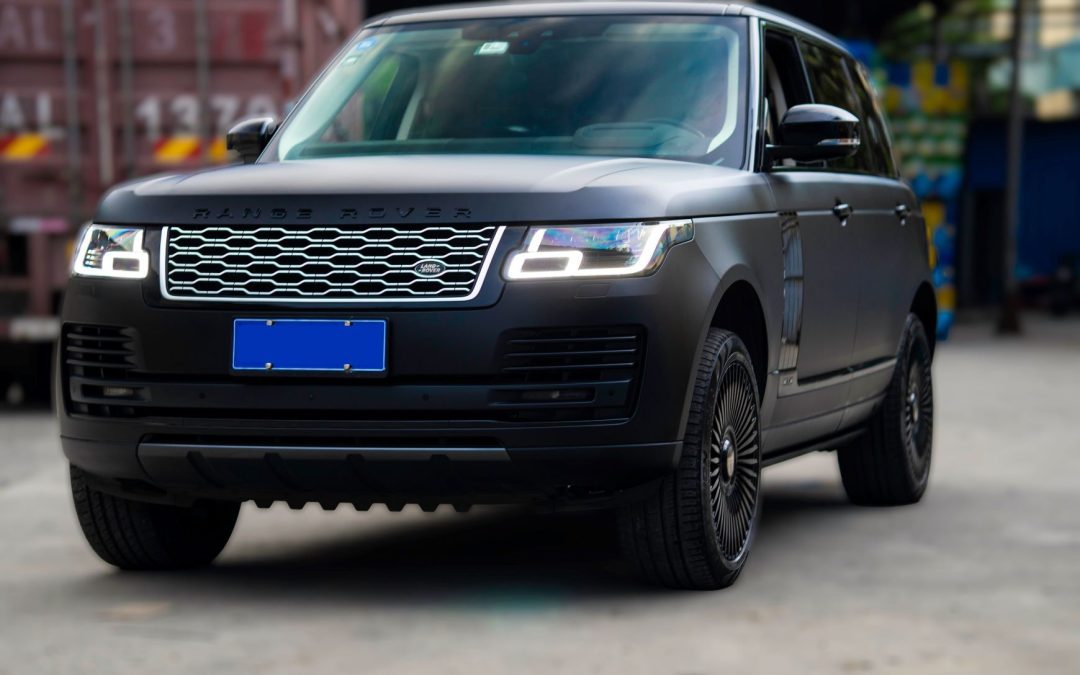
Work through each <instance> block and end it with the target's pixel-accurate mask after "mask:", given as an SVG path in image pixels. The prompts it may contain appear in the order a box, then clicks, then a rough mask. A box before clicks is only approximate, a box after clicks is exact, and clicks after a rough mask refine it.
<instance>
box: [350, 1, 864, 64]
mask: <svg viewBox="0 0 1080 675" xmlns="http://www.w3.org/2000/svg"><path fill="white" fill-rule="evenodd" d="M598 14H689V15H713V16H748V17H757V18H760V19H763V20H765V21H769V22H770V23H775V24H779V25H781V26H786V27H788V28H792V29H795V30H797V31H799V32H801V33H805V34H808V35H811V36H813V37H815V38H817V39H819V40H821V41H823V42H827V43H829V44H831V45H833V46H834V47H837V48H839V49H842V50H844V51H845V52H846V51H847V48H846V47H845V46H844V45H843V43H842V42H840V40H838V39H837V38H836V37H834V36H833V35H830V34H829V33H827V32H825V31H823V30H821V29H819V28H816V27H814V26H812V25H810V24H808V23H806V22H804V21H801V20H799V19H796V18H794V17H792V16H789V15H787V14H785V13H783V12H780V11H777V10H773V9H769V8H767V7H762V6H760V5H747V4H739V3H728V2H713V1H710V0H689V1H688V0H623V1H612V0H584V1H580V0H554V1H552V0H517V1H516V2H513V1H511V2H506V1H498V2H485V3H474V4H464V5H444V6H434V7H420V8H414V9H403V10H398V11H396V12H391V13H388V14H383V15H381V16H377V17H374V18H373V19H372V20H371V21H369V22H368V23H367V24H366V27H369V28H371V27H376V26H393V25H400V24H406V23H421V22H428V21H462V20H469V19H501V18H509V17H528V16H574V15H598Z"/></svg>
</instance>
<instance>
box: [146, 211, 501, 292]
mask: <svg viewBox="0 0 1080 675" xmlns="http://www.w3.org/2000/svg"><path fill="white" fill-rule="evenodd" d="M498 233H499V228H497V227H494V226H492V227H481V228H476V229H460V228H456V227H452V226H449V225H437V226H431V227H425V228H418V229H406V228H395V227H368V228H365V229H362V230H352V229H341V228H336V227H309V228H283V227H260V228H254V229H237V228H231V227H170V228H168V229H167V230H166V232H165V234H164V236H165V237H166V244H165V257H166V269H165V290H166V293H167V294H168V295H169V296H170V297H173V298H178V299H192V300H197V299H201V300H258V299H266V300H323V301H349V300H357V299H375V300H388V301H391V300H462V299H466V298H469V297H470V296H472V294H473V292H474V290H475V289H476V288H477V284H478V283H479V281H480V277H481V274H482V272H483V270H484V263H485V261H486V260H487V259H488V257H489V253H491V249H492V247H493V246H494V244H495V243H496V239H497V236H498Z"/></svg>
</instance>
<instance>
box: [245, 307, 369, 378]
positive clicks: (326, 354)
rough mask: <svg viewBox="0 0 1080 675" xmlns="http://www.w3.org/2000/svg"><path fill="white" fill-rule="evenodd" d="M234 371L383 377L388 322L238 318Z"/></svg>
mask: <svg viewBox="0 0 1080 675" xmlns="http://www.w3.org/2000/svg"><path fill="white" fill-rule="evenodd" d="M232 360H233V362H232V367H233V370H242V371H261V372H265V373H277V372H285V373H289V372H292V373H313V372H317V373H335V372H336V373H368V374H372V373H385V372H386V321H371V320H366V321H322V320H301V319H236V320H235V321H234V322H233V357H232Z"/></svg>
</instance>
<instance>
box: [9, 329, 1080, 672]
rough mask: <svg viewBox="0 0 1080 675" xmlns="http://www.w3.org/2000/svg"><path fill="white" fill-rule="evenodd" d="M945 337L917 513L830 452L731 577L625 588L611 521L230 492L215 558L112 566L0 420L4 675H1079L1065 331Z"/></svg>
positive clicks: (48, 471)
mask: <svg viewBox="0 0 1080 675" xmlns="http://www.w3.org/2000/svg"><path fill="white" fill-rule="evenodd" d="M1028 328H1029V333H1028V336H1027V337H1025V338H1024V339H1022V340H1021V339H1016V340H999V339H996V338H993V337H991V335H990V331H989V328H987V327H962V328H961V329H960V330H958V331H957V335H956V336H955V340H954V341H953V342H951V343H950V344H948V345H946V346H944V347H943V348H942V349H941V351H940V352H939V358H938V362H937V366H936V372H935V375H936V379H937V402H938V408H937V416H936V423H937V437H936V445H935V459H934V462H935V463H934V472H933V477H932V481H931V487H930V491H929V493H928V494H927V497H926V499H925V500H924V501H923V503H922V504H920V505H918V506H915V507H907V508H897V509H862V508H856V507H853V506H849V505H848V504H847V502H846V501H845V499H844V495H843V492H842V488H841V486H840V481H839V477H838V475H837V470H836V465H835V458H834V457H833V456H832V455H829V454H817V455H813V456H808V457H804V458H802V459H800V460H797V461H795V462H793V463H791V464H788V465H784V466H780V467H776V468H774V469H771V470H770V471H769V472H768V474H767V476H766V484H767V489H766V500H767V501H766V506H765V512H764V520H763V523H762V528H761V531H760V536H759V538H758V540H757V545H756V548H755V551H754V555H753V559H752V560H751V562H750V566H749V568H748V569H747V571H746V573H745V574H744V575H743V577H742V579H740V581H739V583H738V584H737V585H736V586H735V588H733V589H731V590H729V591H726V592H719V593H674V592H667V591H662V590H654V589H649V588H642V587H640V586H638V585H636V584H635V583H634V582H633V581H632V580H630V579H629V578H628V577H627V573H626V571H625V569H624V568H623V567H622V565H621V563H620V562H619V560H618V558H617V554H616V551H615V546H614V542H613V538H612V533H611V527H610V521H609V518H608V517H607V516H605V515H578V516H560V517H542V516H534V515H529V514H523V513H520V512H517V511H502V510H486V511H474V512H472V513H470V514H469V515H465V516H461V515H457V514H454V513H444V512H443V511H441V510H440V512H439V513H437V514H435V515H431V516H428V515H424V514H421V513H419V512H406V513H405V514H388V513H386V512H385V511H382V510H381V507H380V510H379V511H378V512H374V511H373V512H371V513H368V514H357V513H354V512H352V511H351V510H350V511H346V510H344V509H341V510H339V511H338V512H336V513H332V514H327V513H323V512H321V511H319V510H318V509H316V508H313V507H308V509H306V510H305V511H303V512H300V513H296V512H291V511H289V510H287V509H286V508H283V507H281V508H279V507H275V508H274V509H273V510H271V511H269V512H266V511H257V510H255V509H254V508H247V507H245V510H244V512H243V513H242V515H241V521H240V525H239V528H238V530H237V533H236V535H235V536H234V538H233V541H232V542H231V543H230V545H229V547H228V548H227V549H226V551H225V553H224V555H223V556H222V558H221V560H220V562H219V564H218V565H217V566H216V567H214V568H212V569H209V570H205V571H200V572H196V573H185V574H143V575H133V574H121V573H117V572H115V571H113V570H112V569H110V568H108V567H106V566H105V565H103V564H102V563H100V562H99V561H98V560H97V559H96V558H95V557H94V556H93V554H92V553H91V552H90V549H89V548H88V547H87V546H86V544H85V543H84V542H83V540H82V537H81V535H80V534H79V532H78V529H77V526H76V522H75V518H74V516H73V514H72V509H71V506H70V502H69V495H68V488H67V484H66V478H65V473H66V467H65V464H64V462H63V459H62V458H61V455H60V450H59V448H58V446H57V442H56V438H55V434H56V430H55V426H54V424H53V422H52V420H51V419H50V418H49V417H48V416H47V415H43V414H8V415H6V416H2V417H0V544H2V547H0V673H20V674H22V673H50V672H56V673H104V672H110V673H143V672H153V673H164V672H174V671H175V672H181V671H182V672H188V673H215V674H217V673H298V672H340V671H350V672H363V673H365V674H373V673H395V674H399V673H429V672H431V673H462V674H466V673H467V674H473V673H488V672H492V673H510V672H513V673H575V674H577V673H604V672H619V673H627V674H636V673H642V674H648V675H665V674H671V675H692V674H699V673H701V674H704V673H795V672H797V673H819V672H820V673H826V672H828V673H835V672H841V673H844V672H849V673H863V672H867V673H978V674H986V673H1077V672H1080V430H1078V429H1077V426H1076V424H1077V422H1078V421H1080V391H1078V389H1077V382H1080V322H1075V321H1074V322H1064V323H1062V322H1050V321H1049V320H1039V319H1035V318H1032V319H1030V320H1029V326H1028Z"/></svg>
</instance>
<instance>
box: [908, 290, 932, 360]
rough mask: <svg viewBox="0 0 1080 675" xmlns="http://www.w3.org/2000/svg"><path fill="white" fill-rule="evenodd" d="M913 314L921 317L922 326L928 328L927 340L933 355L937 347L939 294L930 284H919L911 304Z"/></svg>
mask: <svg viewBox="0 0 1080 675" xmlns="http://www.w3.org/2000/svg"><path fill="white" fill-rule="evenodd" d="M910 311H911V313H912V314H914V315H915V316H917V317H919V321H922V325H923V327H924V328H926V339H927V340H929V341H930V353H931V354H933V353H934V350H935V348H936V347H937V320H938V307H937V294H936V293H935V292H934V287H933V286H931V285H930V282H928V281H924V282H922V283H921V284H919V288H918V290H916V291H915V299H914V300H912V302H911V310H910Z"/></svg>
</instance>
